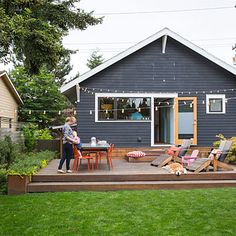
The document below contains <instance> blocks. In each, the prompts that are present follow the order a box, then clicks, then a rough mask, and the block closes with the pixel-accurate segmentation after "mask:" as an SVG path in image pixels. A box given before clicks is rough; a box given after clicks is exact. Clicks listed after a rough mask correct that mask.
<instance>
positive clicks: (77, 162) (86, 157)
mask: <svg viewBox="0 0 236 236" xmlns="http://www.w3.org/2000/svg"><path fill="white" fill-rule="evenodd" d="M72 149H73V155H74V162H73V166H72V171H74V170H76V172H79V166H80V164H81V161H82V160H87V162H88V171H90V160H91V162H92V170H94V163H93V157H91V156H90V155H88V154H86V155H81V153H80V151H79V150H78V149H77V147H76V146H75V145H74V144H73V145H72Z"/></svg>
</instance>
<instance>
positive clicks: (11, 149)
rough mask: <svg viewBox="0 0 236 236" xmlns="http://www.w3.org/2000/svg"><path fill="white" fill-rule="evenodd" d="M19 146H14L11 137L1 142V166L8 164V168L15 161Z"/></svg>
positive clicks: (6, 137)
mask: <svg viewBox="0 0 236 236" xmlns="http://www.w3.org/2000/svg"><path fill="white" fill-rule="evenodd" d="M16 150H17V146H16V145H14V144H13V142H12V140H11V137H10V136H5V138H4V140H0V164H6V168H8V167H9V165H10V164H11V163H12V162H13V161H14V159H15V156H16Z"/></svg>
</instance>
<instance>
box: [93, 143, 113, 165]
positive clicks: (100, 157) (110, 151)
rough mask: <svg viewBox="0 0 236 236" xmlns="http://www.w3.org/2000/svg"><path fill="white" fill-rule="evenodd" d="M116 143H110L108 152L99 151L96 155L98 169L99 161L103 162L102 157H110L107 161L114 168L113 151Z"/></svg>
mask: <svg viewBox="0 0 236 236" xmlns="http://www.w3.org/2000/svg"><path fill="white" fill-rule="evenodd" d="M114 147H115V145H114V144H113V143H110V147H109V148H108V151H107V152H98V153H97V155H96V168H97V169H98V161H99V162H100V163H101V159H102V157H106V158H107V157H108V158H107V161H108V163H107V164H108V165H109V167H110V168H112V169H113V163H112V152H113V150H114Z"/></svg>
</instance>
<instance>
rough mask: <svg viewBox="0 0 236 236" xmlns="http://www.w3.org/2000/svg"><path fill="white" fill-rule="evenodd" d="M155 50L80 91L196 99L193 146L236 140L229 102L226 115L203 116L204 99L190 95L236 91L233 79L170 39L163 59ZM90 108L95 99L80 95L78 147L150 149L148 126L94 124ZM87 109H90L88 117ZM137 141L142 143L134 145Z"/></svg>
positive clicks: (235, 111)
mask: <svg viewBox="0 0 236 236" xmlns="http://www.w3.org/2000/svg"><path fill="white" fill-rule="evenodd" d="M161 46H162V44H161V40H157V41H155V42H153V43H151V44H149V45H147V46H146V47H144V48H143V49H140V50H138V51H137V52H135V53H133V54H131V55H129V56H128V57H126V58H124V59H122V60H121V61H119V62H117V63H115V64H113V65H112V66H110V67H108V68H106V69H105V70H103V71H101V72H99V73H98V74H96V75H94V76H92V77H91V78H89V79H87V80H85V81H84V82H82V83H81V84H80V86H81V87H88V88H99V89H110V90H112V89H113V90H117V91H119V92H122V91H125V92H128V91H134V92H135V91H142V92H147V93H150V92H155V93H160V92H162V93H166V92H171V93H172V92H177V93H178V94H179V97H181V96H183V97H197V100H198V105H197V111H198V115H197V116H198V145H199V146H211V145H212V142H213V141H214V140H215V139H216V138H215V135H216V134H219V133H223V134H224V135H226V136H227V137H231V136H233V135H236V122H235V120H236V102H235V100H229V101H228V103H227V104H226V114H206V105H205V104H202V101H203V100H205V103H206V95H205V94H203V93H197V94H196V93H195V92H194V93H193V92H191V91H204V90H205V91H209V94H210V91H211V90H218V89H231V88H235V89H236V76H234V75H233V74H231V73H230V72H227V71H226V70H224V69H223V68H221V67H219V66H218V65H216V64H214V63H213V62H211V61H209V60H208V59H206V58H204V57H202V56H201V55H199V54H197V53H196V52H194V51H192V50H191V49H189V48H187V47H185V46H183V45H182V44H180V43H179V42H177V41H175V40H173V39H171V38H170V37H168V40H167V47H166V53H165V54H162V48H161ZM96 91H97V92H99V91H98V90H95V92H96ZM181 92H187V94H186V93H185V94H182V93H181ZM188 92H190V94H189V93H188ZM102 93H104V91H103V92H102ZM214 93H215V94H222V92H220V93H217V92H213V94H214ZM223 93H224V94H226V98H229V97H236V92H235V91H227V92H223ZM94 108H95V95H92V94H91V93H90V94H88V93H85V92H83V91H81V98H80V103H78V105H77V114H78V124H79V127H78V132H79V136H80V137H81V139H82V142H88V141H89V139H90V137H92V136H95V137H99V138H100V139H105V140H107V141H110V142H113V143H115V145H116V146H118V147H139V146H150V145H151V122H107V123H106V122H102V123H100V122H97V123H95V116H94ZM90 110H93V114H92V115H90V112H89V111H90ZM138 137H141V139H142V142H138V141H137V140H138Z"/></svg>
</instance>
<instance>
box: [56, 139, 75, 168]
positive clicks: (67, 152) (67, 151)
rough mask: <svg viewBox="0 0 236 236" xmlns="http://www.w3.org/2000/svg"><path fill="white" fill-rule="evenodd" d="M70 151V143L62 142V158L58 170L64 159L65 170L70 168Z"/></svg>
mask: <svg viewBox="0 0 236 236" xmlns="http://www.w3.org/2000/svg"><path fill="white" fill-rule="evenodd" d="M72 153H73V151H72V144H70V143H64V144H63V156H62V159H61V160H60V164H59V167H58V170H61V169H62V166H63V164H64V162H65V161H66V170H69V169H70V159H71V156H72Z"/></svg>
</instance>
